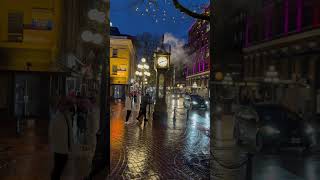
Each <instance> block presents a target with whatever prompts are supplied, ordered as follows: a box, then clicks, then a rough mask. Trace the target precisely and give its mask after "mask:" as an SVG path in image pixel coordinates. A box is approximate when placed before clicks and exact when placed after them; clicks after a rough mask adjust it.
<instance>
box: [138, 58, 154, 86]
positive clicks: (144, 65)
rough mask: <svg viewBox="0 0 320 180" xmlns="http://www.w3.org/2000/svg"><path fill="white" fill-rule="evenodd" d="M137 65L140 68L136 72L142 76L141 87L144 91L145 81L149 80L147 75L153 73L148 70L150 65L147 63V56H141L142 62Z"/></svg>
mask: <svg viewBox="0 0 320 180" xmlns="http://www.w3.org/2000/svg"><path fill="white" fill-rule="evenodd" d="M137 67H138V70H137V71H136V72H135V74H136V75H137V76H138V77H139V78H140V83H141V89H142V92H144V84H145V83H144V81H146V80H147V78H146V77H149V76H150V75H151V74H150V72H148V70H149V69H150V66H149V65H148V64H147V63H146V58H141V64H138V65H137Z"/></svg>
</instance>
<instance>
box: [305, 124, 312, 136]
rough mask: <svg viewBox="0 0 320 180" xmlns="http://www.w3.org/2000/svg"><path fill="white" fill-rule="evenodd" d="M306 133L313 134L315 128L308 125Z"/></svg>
mask: <svg viewBox="0 0 320 180" xmlns="http://www.w3.org/2000/svg"><path fill="white" fill-rule="evenodd" d="M305 132H306V133H307V134H311V133H313V132H314V128H313V127H312V126H311V125H307V127H306V129H305Z"/></svg>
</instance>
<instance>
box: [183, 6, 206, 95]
mask: <svg viewBox="0 0 320 180" xmlns="http://www.w3.org/2000/svg"><path fill="white" fill-rule="evenodd" d="M205 11H206V12H207V13H208V12H209V9H208V8H207V9H206V10H205ZM209 32H210V24H209V22H207V21H204V20H196V21H195V22H194V23H193V24H192V26H191V27H190V29H189V31H188V44H187V46H186V49H187V51H188V53H189V58H188V61H189V62H188V63H187V64H186V66H185V76H186V81H187V88H188V90H189V91H192V92H194V93H197V94H199V95H202V96H208V87H209V76H210V57H209Z"/></svg>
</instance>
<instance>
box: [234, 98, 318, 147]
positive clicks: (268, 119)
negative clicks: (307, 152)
mask: <svg viewBox="0 0 320 180" xmlns="http://www.w3.org/2000/svg"><path fill="white" fill-rule="evenodd" d="M234 119H235V125H234V130H233V134H234V138H235V140H236V142H237V143H239V144H241V143H245V142H249V143H251V144H253V145H255V148H256V150H257V151H264V150H266V149H270V148H271V149H273V150H275V149H278V148H280V147H282V146H302V147H305V148H306V149H309V148H310V147H311V145H313V143H314V142H315V137H316V132H315V129H314V127H313V126H312V125H311V124H309V123H308V122H307V121H304V120H303V119H302V118H301V117H300V116H299V115H298V114H297V113H294V112H292V111H290V110H289V109H287V108H285V107H283V106H280V105H273V104H260V105H253V106H251V107H244V108H241V110H239V111H238V112H237V113H236V114H235V118H234Z"/></svg>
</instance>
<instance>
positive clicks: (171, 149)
mask: <svg viewBox="0 0 320 180" xmlns="http://www.w3.org/2000/svg"><path fill="white" fill-rule="evenodd" d="M167 106H168V118H166V119H163V120H153V119H152V116H151V117H149V119H150V121H148V122H147V123H144V122H141V123H134V122H132V123H129V124H126V125H124V119H125V115H126V111H125V110H124V107H123V104H121V103H118V104H114V105H112V120H111V121H112V122H111V124H112V126H111V128H112V130H111V133H112V134H111V137H112V140H111V142H112V161H113V162H112V178H113V179H139V178H140V179H141V178H142V179H170V178H171V179H181V178H182V179H188V178H189V177H190V178H192V179H208V172H209V169H208V168H209V165H208V163H207V158H208V157H209V156H208V154H209V137H208V136H206V130H207V128H209V123H210V122H209V115H208V112H204V111H203V112H200V111H199V112H197V111H194V112H190V119H187V118H186V117H187V114H186V111H185V109H184V108H183V98H180V99H175V100H172V99H169V101H168V102H167ZM174 108H176V112H175V113H174ZM174 115H175V116H176V119H175V120H174ZM133 116H134V117H136V116H137V112H135V113H133ZM133 119H135V118H133ZM195 177H197V178H195Z"/></svg>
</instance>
